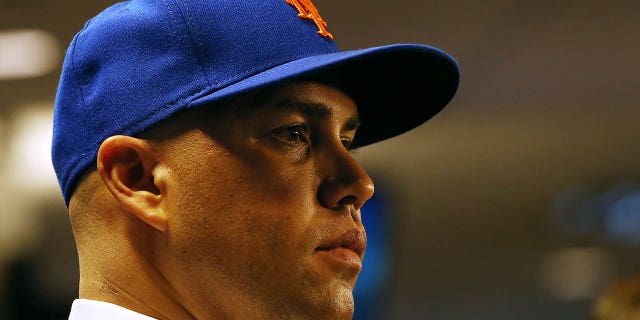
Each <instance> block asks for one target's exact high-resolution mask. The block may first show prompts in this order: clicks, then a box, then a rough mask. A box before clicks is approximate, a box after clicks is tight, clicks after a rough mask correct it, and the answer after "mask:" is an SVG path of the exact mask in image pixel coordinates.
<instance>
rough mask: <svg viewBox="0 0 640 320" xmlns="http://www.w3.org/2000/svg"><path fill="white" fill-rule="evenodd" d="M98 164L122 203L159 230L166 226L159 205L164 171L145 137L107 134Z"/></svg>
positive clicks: (102, 174)
mask: <svg viewBox="0 0 640 320" xmlns="http://www.w3.org/2000/svg"><path fill="white" fill-rule="evenodd" d="M97 167H98V173H99V174H100V177H101V178H102V181H103V182H104V184H105V185H106V186H107V188H108V189H109V191H110V192H111V194H112V195H113V196H114V197H115V199H116V200H117V201H118V202H119V203H120V205H121V207H123V208H124V209H126V210H127V211H129V212H131V213H133V214H134V215H136V216H137V217H138V218H139V219H140V220H142V221H144V222H145V223H147V224H149V225H151V226H152V227H154V228H156V229H158V230H160V231H165V230H166V229H167V214H166V212H165V210H164V207H163V206H162V200H163V195H164V194H163V193H164V192H166V188H165V187H166V185H165V182H166V181H165V179H167V176H166V174H167V172H166V170H164V169H163V168H162V167H161V166H160V165H159V163H158V159H157V157H156V155H155V154H154V152H153V149H152V147H151V145H150V144H149V143H148V142H147V141H146V140H143V139H138V138H134V137H129V136H120V135H118V136H112V137H109V138H107V139H106V140H104V141H103V142H102V144H101V145H100V149H99V150H98V159H97Z"/></svg>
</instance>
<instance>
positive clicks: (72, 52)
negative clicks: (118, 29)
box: [71, 19, 93, 127]
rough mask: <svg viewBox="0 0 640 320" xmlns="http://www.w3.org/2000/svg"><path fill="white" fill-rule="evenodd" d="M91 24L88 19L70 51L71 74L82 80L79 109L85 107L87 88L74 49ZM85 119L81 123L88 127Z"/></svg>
mask: <svg viewBox="0 0 640 320" xmlns="http://www.w3.org/2000/svg"><path fill="white" fill-rule="evenodd" d="M91 22H93V19H90V20H89V21H87V23H86V24H85V25H84V27H83V28H82V30H80V32H78V35H77V36H76V41H74V42H73V49H72V51H71V64H72V66H73V72H74V73H75V74H76V75H77V76H78V78H80V79H82V80H81V82H80V85H79V86H78V91H79V92H80V100H81V103H82V105H81V106H80V107H81V108H83V109H84V108H85V106H86V104H87V103H86V100H85V97H84V96H85V94H84V88H85V87H86V86H87V80H86V79H85V77H82V76H81V74H80V71H79V70H78V66H77V64H76V48H77V47H78V45H79V43H80V38H81V37H82V36H83V34H84V32H85V30H87V28H88V27H89V25H90V24H91ZM87 120H88V119H87V117H84V118H83V119H82V123H83V124H84V126H85V127H89V124H88V123H87Z"/></svg>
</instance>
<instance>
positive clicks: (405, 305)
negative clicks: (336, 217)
mask: <svg viewBox="0 0 640 320" xmlns="http://www.w3.org/2000/svg"><path fill="white" fill-rule="evenodd" d="M283 1H284V0H283ZM114 2H115V1H104V0H94V1H80V0H67V1H64V4H62V3H61V2H60V1H53V0H0V190H2V192H0V319H8V320H12V319H66V317H67V312H68V310H69V307H70V303H71V301H72V299H73V298H74V297H75V296H76V294H77V293H76V291H77V281H78V280H77V261H76V257H75V247H74V244H73V236H72V234H71V230H70V226H69V223H68V220H67V213H66V207H65V206H64V203H63V201H62V197H61V195H60V193H59V191H58V188H57V182H56V180H55V176H54V174H53V169H52V167H51V164H50V158H49V148H50V137H51V132H50V131H51V117H52V107H53V101H54V96H55V92H56V86H57V80H58V77H59V73H60V66H61V63H62V59H63V56H64V50H65V49H66V46H67V45H68V44H69V42H70V41H71V39H72V37H73V35H74V34H75V33H76V32H77V31H79V30H80V29H81V28H82V26H83V24H84V22H85V21H86V20H87V19H88V18H90V17H91V16H93V15H95V14H96V13H98V12H99V11H100V10H101V9H102V8H104V7H105V6H107V5H108V4H111V3H114ZM314 2H315V4H316V6H317V7H318V8H319V10H320V12H321V14H322V15H323V17H324V19H325V20H326V21H327V22H328V29H329V31H330V32H332V33H333V34H334V36H335V39H336V41H337V42H338V44H339V46H340V47H341V48H342V49H355V48H360V47H365V46H373V45H382V44H387V43H391V42H419V43H425V44H430V45H433V46H436V47H439V48H442V49H444V50H446V51H447V52H449V53H450V54H451V55H453V56H454V57H455V58H456V59H457V60H458V62H459V64H460V68H461V73H462V80H461V84H460V88H459V91H458V94H457V96H456V97H455V98H454V100H453V101H452V102H451V103H450V105H449V106H448V107H447V108H446V109H445V110H443V111H442V112H441V113H439V114H438V115H437V116H436V117H435V118H433V119H432V120H431V121H429V122H428V123H427V124H425V125H423V126H422V127H420V128H419V129H417V130H414V131H412V132H411V133H407V134H405V135H402V136H399V137H396V138H393V139H391V140H389V141H386V142H383V143H379V144H377V145H374V146H371V147H368V148H365V149H362V150H359V151H357V153H356V156H357V157H358V158H360V159H361V161H362V162H363V164H364V166H365V167H366V168H367V169H368V170H369V171H370V173H371V175H372V176H373V178H374V179H375V180H376V181H377V186H376V189H377V193H376V195H375V197H374V198H373V199H372V201H371V202H369V203H368V204H367V205H366V207H364V208H363V215H364V219H365V224H366V225H367V228H368V230H369V232H368V233H369V238H370V246H369V248H368V251H367V254H366V257H365V270H364V271H363V273H362V277H361V278H360V280H359V282H358V285H357V288H356V298H357V299H358V300H357V306H358V312H357V314H356V318H358V319H434V320H439V319H443V320H445V319H446V320H453V319H519V320H526V319H547V320H555V319H558V320H560V319H562V320H567V319H587V318H588V315H589V312H590V309H591V308H592V305H593V303H594V301H595V299H596V298H597V297H598V296H599V295H600V294H601V293H602V290H603V289H604V288H605V287H607V286H608V285H609V284H610V283H612V282H613V281H615V280H618V279H622V278H625V277H627V276H630V275H633V274H635V273H636V272H640V250H639V249H640V163H639V160H640V149H639V148H637V146H638V145H639V144H640V134H638V133H639V130H638V122H639V121H638V120H640V108H638V104H639V103H640V90H638V89H639V86H640V79H639V74H640V68H639V63H638V61H637V59H638V57H639V56H640V41H639V39H640V19H638V12H640V2H638V1H592V0H581V1H573V0H568V1H548V0H542V1H532V0H529V1H509V0H502V1H500V0H496V1H455V0H453V1H452V0H448V1H428V0H420V1H418V0H395V1H329V0H315V1H314Z"/></svg>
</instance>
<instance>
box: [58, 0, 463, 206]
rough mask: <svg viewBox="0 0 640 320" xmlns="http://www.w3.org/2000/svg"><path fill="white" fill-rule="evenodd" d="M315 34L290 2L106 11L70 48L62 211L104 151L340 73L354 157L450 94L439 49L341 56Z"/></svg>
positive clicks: (140, 2)
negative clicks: (108, 145)
mask: <svg viewBox="0 0 640 320" xmlns="http://www.w3.org/2000/svg"><path fill="white" fill-rule="evenodd" d="M317 31H318V27H317V26H316V24H315V23H314V22H313V21H312V20H308V19H301V18H300V17H298V12H297V10H296V9H295V8H294V7H293V6H291V5H289V4H287V3H286V1H285V0H261V1H237V0H131V1H127V2H122V3H117V4H115V5H112V6H111V7H109V8H107V9H105V10H104V11H103V12H101V13H100V14H98V15H97V16H96V17H94V18H93V19H91V20H89V21H88V22H87V23H86V25H85V27H84V28H83V29H82V30H81V31H80V32H79V33H78V34H77V35H76V36H75V37H74V39H73V41H72V42H71V44H70V46H69V48H68V50H67V53H66V56H65V61H64V64H63V68H62V75H61V79H60V83H59V87H58V93H57V96H56V102H55V110H54V128H53V144H52V161H53V165H54V168H55V170H56V174H57V177H58V180H59V183H60V187H61V190H62V193H63V196H64V199H65V203H67V205H68V203H69V199H70V197H71V194H72V193H73V189H74V186H75V184H76V181H77V179H78V177H79V175H80V174H81V173H82V172H83V171H84V170H85V169H87V168H88V167H89V166H92V165H95V164H94V163H95V159H96V155H97V151H98V148H99V146H100V144H101V143H102V141H103V140H104V139H106V138H108V137H109V136H112V135H115V134H124V135H136V134H138V133H140V132H142V131H144V130H145V129H147V128H149V127H150V126H151V125H153V124H155V123H157V122H159V121H162V120H164V119H166V118H168V117H170V116H171V115H172V114H174V113H176V112H177V111H179V110H182V109H184V108H191V107H198V106H202V105H206V104H208V103H210V102H213V101H215V100H218V99H221V98H226V97H229V96H231V95H236V94H239V93H242V92H246V91H250V90H253V89H256V88H258V87H262V86H266V85H271V84H274V83H277V82H281V81H285V80H288V79H293V78H295V77H301V76H306V77H308V75H309V74H313V73H315V72H326V73H339V74H340V75H341V76H342V77H344V78H345V79H346V80H347V81H346V83H347V84H348V85H349V86H351V88H349V89H350V92H351V93H352V94H353V95H354V99H355V100H356V102H357V103H358V109H359V111H360V113H361V116H362V118H363V122H364V125H363V127H362V130H361V131H360V132H359V134H358V137H357V141H356V143H357V145H358V146H363V145H367V144H370V143H374V142H377V141H380V140H383V139H386V138H389V137H392V136H395V135H398V134H400V133H403V132H405V131H407V130H410V129H412V128H414V127H416V126H418V125H420V124H421V123H423V122H424V121H426V120H428V119H429V118H431V117H432V116H433V115H435V114H436V113H437V112H438V111H439V110H440V109H442V108H443V107H444V106H445V105H446V104H447V103H449V101H450V100H451V99H452V98H453V95H454V94H455V91H456V89H457V86H458V79H459V73H458V66H457V63H456V61H455V60H454V59H453V58H452V57H451V56H449V55H448V54H447V53H445V52H443V51H441V50H439V49H436V48H432V47H429V46H426V45H419V44H397V45H390V46H382V47H376V48H368V49H363V50H356V51H340V50H339V49H338V47H337V45H336V43H335V42H334V41H333V40H330V39H328V38H326V37H322V36H321V35H319V34H318V33H317ZM329 31H330V25H329ZM405 109H407V110H405Z"/></svg>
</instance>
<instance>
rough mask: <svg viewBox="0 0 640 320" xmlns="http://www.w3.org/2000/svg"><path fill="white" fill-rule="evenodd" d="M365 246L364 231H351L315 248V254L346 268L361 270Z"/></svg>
mask: <svg viewBox="0 0 640 320" xmlns="http://www.w3.org/2000/svg"><path fill="white" fill-rule="evenodd" d="M366 246H367V236H366V234H365V233H364V231H362V230H359V229H351V230H348V231H347V232H344V233H343V234H342V235H340V236H338V237H336V238H334V239H333V240H331V241H329V242H327V243H324V244H322V245H320V246H319V247H318V248H316V253H318V254H320V255H322V256H326V257H328V258H330V259H331V260H333V261H334V262H337V263H339V264H342V265H344V266H346V267H352V268H362V258H363V256H364V250H365V248H366Z"/></svg>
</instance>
